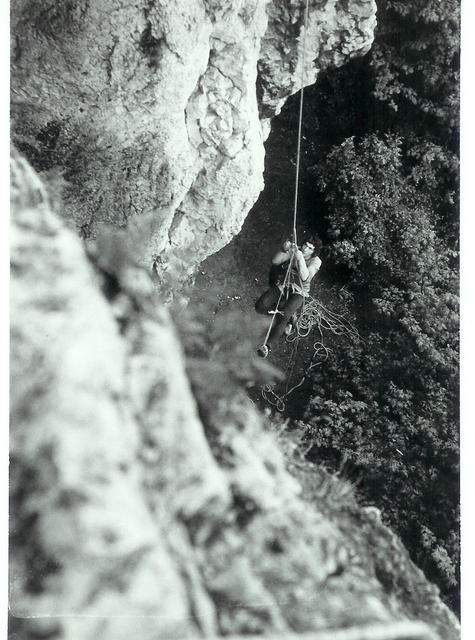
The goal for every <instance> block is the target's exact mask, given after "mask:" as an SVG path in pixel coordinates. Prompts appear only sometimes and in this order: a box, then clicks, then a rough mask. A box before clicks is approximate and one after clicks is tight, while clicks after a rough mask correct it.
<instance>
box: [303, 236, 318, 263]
mask: <svg viewBox="0 0 475 640" xmlns="http://www.w3.org/2000/svg"><path fill="white" fill-rule="evenodd" d="M321 248H322V243H321V241H320V239H319V238H316V239H315V240H306V241H305V242H304V243H303V245H302V248H301V251H302V254H303V257H304V258H305V259H306V260H308V259H309V258H311V257H312V256H314V255H317V254H318V253H319V252H320V251H321Z"/></svg>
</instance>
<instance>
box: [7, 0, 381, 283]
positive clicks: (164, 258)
mask: <svg viewBox="0 0 475 640" xmlns="http://www.w3.org/2000/svg"><path fill="white" fill-rule="evenodd" d="M375 10H376V5H375V2H374V0H345V1H343V0H309V2H308V19H307V30H306V38H305V51H304V46H303V45H304V42H303V41H304V28H303V25H304V17H305V0H273V1H272V2H269V1H268V0H239V1H236V0H232V1H231V0H220V1H214V0H186V2H178V1H176V0H175V1H172V2H170V0H138V2H134V3H130V2H124V1H117V0H91V1H89V0H87V1H86V0H79V1H77V2H70V1H67V2H62V3H58V2H56V1H55V0H45V1H43V2H41V3H38V2H35V1H34V0H18V1H17V2H15V3H13V5H12V54H11V60H12V69H13V71H12V116H13V136H14V141H15V143H16V145H17V146H18V147H19V148H20V149H21V150H22V151H23V152H24V153H25V154H26V156H27V157H28V158H29V159H30V161H31V162H32V163H33V165H34V166H35V168H36V169H38V170H40V171H42V173H43V176H44V178H45V179H46V180H48V179H49V180H50V181H51V182H52V184H53V187H52V188H57V189H59V188H61V189H62V193H63V196H64V206H63V208H62V209H61V214H62V215H64V216H65V217H66V218H67V219H69V220H72V221H73V223H74V225H75V226H76V228H78V229H80V230H81V233H82V234H83V235H85V236H90V235H92V236H94V235H95V233H96V231H97V229H98V227H100V226H101V224H103V223H105V222H112V223H114V224H115V225H116V226H124V225H125V224H127V221H129V220H130V219H134V218H139V219H140V221H141V222H140V224H141V225H142V226H143V227H145V228H146V229H147V231H146V236H147V243H146V246H145V247H143V248H141V249H140V253H141V258H142V261H143V263H144V264H145V265H146V266H147V267H151V266H152V262H153V261H154V260H156V258H157V257H159V258H160V261H159V263H157V262H155V264H159V265H161V267H160V268H162V269H163V268H164V266H166V265H169V264H172V265H173V262H174V261H178V263H179V269H180V271H181V272H186V271H187V270H191V269H192V268H193V267H194V266H196V264H198V263H199V262H200V261H201V260H203V259H204V258H205V257H207V256H208V255H210V254H211V253H213V252H215V251H217V250H218V249H220V248H221V247H222V246H224V245H225V244H226V243H227V242H229V240H230V239H231V238H232V237H233V236H234V235H235V234H236V233H237V232H238V231H239V229H240V228H241V225H242V222H243V220H244V218H245V216H246V215H247V213H248V211H249V209H250V208H251V206H252V205H253V203H254V202H255V200H256V198H257V196H258V194H259V192H260V191H261V189H262V187H263V183H262V171H263V163H264V147H263V141H264V139H265V137H266V136H267V134H268V131H269V126H270V124H269V123H270V120H269V119H270V118H271V117H272V115H274V113H275V112H276V111H278V110H279V109H280V107H281V105H282V104H283V102H284V101H285V99H286V97H288V96H289V95H290V94H292V93H294V92H296V91H297V90H298V89H299V88H300V87H301V86H302V83H303V84H304V85H306V84H309V83H312V82H314V81H315V78H316V75H317V73H318V71H319V70H320V69H321V68H324V67H326V66H328V65H330V64H342V63H344V62H345V61H346V60H348V59H349V58H350V57H352V56H355V55H362V54H364V53H365V52H367V51H368V49H369V47H370V45H371V43H372V40H373V30H374V26H375ZM256 81H257V95H256ZM259 114H260V115H259ZM53 178H54V179H53Z"/></svg>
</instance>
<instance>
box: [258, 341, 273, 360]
mask: <svg viewBox="0 0 475 640" xmlns="http://www.w3.org/2000/svg"><path fill="white" fill-rule="evenodd" d="M269 352H270V348H269V347H268V346H267V345H266V344H263V345H261V346H260V347H259V348H258V349H257V355H258V356H259V358H267V356H268V355H269Z"/></svg>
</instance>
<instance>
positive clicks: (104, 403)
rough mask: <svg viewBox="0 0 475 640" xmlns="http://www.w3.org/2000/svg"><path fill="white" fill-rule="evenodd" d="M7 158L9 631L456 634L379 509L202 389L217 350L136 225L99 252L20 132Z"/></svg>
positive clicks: (85, 639) (71, 637) (69, 638)
mask: <svg viewBox="0 0 475 640" xmlns="http://www.w3.org/2000/svg"><path fill="white" fill-rule="evenodd" d="M11 176H12V188H11V195H12V212H11V213H12V215H11V322H12V335H11V376H12V378H11V379H12V385H11V436H10V447H11V449H10V455H11V464H10V470H11V481H10V489H11V505H10V527H11V537H10V602H9V604H10V613H11V632H12V638H18V639H19V640H30V639H34V638H50V639H53V638H54V639H58V640H78V639H81V640H96V639H97V638H100V639H101V640H126V639H127V640H129V639H130V638H135V637H138V638H140V639H141V640H169V639H173V638H187V637H190V638H196V637H201V636H203V637H213V636H218V635H221V636H222V635H232V634H237V635H239V634H246V635H247V637H249V635H248V634H254V633H259V634H265V636H269V635H272V634H281V637H282V638H292V637H295V636H293V634H296V633H298V634H303V633H305V632H312V636H311V637H312V638H317V640H328V638H333V637H337V638H339V639H341V640H368V639H371V640H374V639H375V638H376V639H377V640H403V639H404V640H455V639H456V638H457V637H458V623H457V620H456V618H455V616H454V615H453V614H452V613H451V612H450V611H449V610H448V609H447V608H446V607H445V606H444V605H443V603H442V602H441V600H440V599H439V596H438V592H437V589H436V588H435V587H434V586H433V585H431V584H430V583H428V582H427V580H426V579H425V577H424V575H423V574H422V572H421V571H420V570H419V569H417V568H416V567H415V566H414V565H413V564H412V562H411V561H410V559H409V556H408V554H407V552H406V550H405V549H404V547H403V546H402V544H401V542H400V540H399V539H398V538H397V537H396V536H395V535H394V533H392V532H391V531H390V530H389V529H388V528H387V527H385V526H384V525H383V524H382V523H381V521H380V518H379V512H378V510H377V509H361V508H359V507H358V505H357V504H356V501H355V500H354V496H353V495H352V489H351V487H350V485H347V484H345V483H344V482H343V481H342V480H340V479H338V478H336V477H334V476H331V475H330V474H328V473H327V472H325V471H324V470H322V469H320V470H319V469H318V468H317V467H315V466H314V465H311V468H310V467H309V463H306V462H305V461H304V459H303V458H302V457H299V456H298V455H296V451H295V450H294V449H293V446H292V445H291V441H290V440H284V439H281V440H279V436H278V433H277V431H276V430H275V429H272V428H270V426H269V425H268V424H266V422H265V420H264V418H263V417H262V416H261V415H260V414H259V413H258V412H257V411H256V409H255V407H254V406H253V405H252V404H251V403H250V401H249V399H248V398H247V396H246V395H245V394H244V392H243V391H242V390H239V388H237V387H236V389H235V390H233V392H232V395H233V398H232V399H231V400H229V398H228V399H225V400H223V399H222V398H220V396H219V394H220V392H221V388H220V385H219V384H218V385H216V388H213V389H208V391H209V395H205V396H204V398H205V399H203V396H202V395H200V394H198V392H197V389H196V386H195V387H194V386H193V385H192V384H190V378H189V376H190V367H191V365H193V367H194V371H195V373H194V378H193V380H194V382H195V385H196V380H198V381H200V382H201V384H202V385H206V380H207V379H208V380H209V375H210V372H211V371H212V368H211V369H210V366H211V367H212V366H213V362H212V359H210V358H205V359H203V360H202V361H200V360H198V361H197V360H196V359H195V360H193V361H192V362H189V361H188V360H185V356H184V353H183V350H182V347H181V343H180V340H179V338H178V334H177V332H176V331H175V328H174V325H173V323H172V320H171V317H170V315H169V313H168V311H167V310H166V309H165V308H164V307H163V306H161V305H160V303H159V301H157V299H156V294H155V291H154V287H153V284H152V281H151V278H150V276H149V274H148V273H147V272H146V270H144V269H143V268H142V267H140V266H139V265H138V264H137V261H136V259H135V257H134V256H133V253H127V251H126V250H125V249H122V248H121V246H122V243H123V242H124V241H125V239H126V238H127V237H128V236H127V235H126V234H122V235H120V234H119V233H117V235H116V236H111V235H110V234H109V236H108V237H109V242H110V244H109V246H108V248H107V249H106V247H105V245H103V246H102V251H101V252H99V253H98V254H94V253H90V252H89V253H88V254H86V252H85V249H84V245H83V243H82V242H81V241H80V239H79V238H78V237H77V235H76V234H75V233H74V232H73V231H71V230H70V229H68V228H67V227H66V225H65V224H64V221H62V220H61V219H60V218H59V217H58V216H57V215H56V214H55V213H54V212H53V211H52V210H51V203H50V201H49V198H48V196H47V194H46V189H45V187H44V185H43V184H42V182H41V180H40V178H39V177H38V175H37V174H35V172H34V171H33V170H32V168H31V167H30V166H29V165H28V163H27V162H26V160H25V159H24V158H22V157H21V156H20V155H19V154H17V153H16V152H14V154H13V158H12V171H11ZM123 246H124V247H125V246H126V245H123ZM106 254H107V255H108V259H107V261H104V260H105V256H106ZM216 375H217V374H216V372H215V376H216ZM224 384H225V383H224V380H223V379H221V386H223V385H224ZM213 397H214V400H213ZM206 398H209V400H206ZM325 630H326V631H325ZM317 631H322V634H323V635H320V636H317V635H314V634H315V632H317ZM323 631H325V633H323ZM338 631H341V634H340V635H338V636H334V635H333V634H334V633H336V632H338ZM327 632H328V633H327ZM376 634H377V635H376ZM265 636H264V637H265Z"/></svg>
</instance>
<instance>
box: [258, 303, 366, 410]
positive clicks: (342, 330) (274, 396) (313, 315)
mask: <svg viewBox="0 0 475 640" xmlns="http://www.w3.org/2000/svg"><path fill="white" fill-rule="evenodd" d="M315 328H316V329H317V331H318V336H319V339H318V340H316V341H315V342H314V343H313V355H312V358H311V361H310V365H309V366H308V367H307V368H306V369H305V372H304V374H303V376H302V377H301V378H300V380H299V382H297V383H296V384H294V385H293V386H292V387H291V388H289V386H290V380H291V379H292V375H293V370H294V366H295V362H296V356H297V348H298V341H299V339H300V338H305V337H307V336H308V335H309V334H310V332H311V331H312V330H314V329H315ZM324 331H331V333H333V334H334V335H336V336H341V335H347V336H348V337H350V338H353V339H360V335H359V333H358V330H357V329H356V328H355V327H354V326H353V325H352V324H351V323H350V322H349V320H348V319H347V318H346V317H345V316H344V315H343V314H339V313H334V312H333V311H330V310H329V309H327V308H326V307H325V306H324V305H323V304H322V303H321V302H319V301H318V300H315V298H312V297H311V296H309V297H308V298H306V299H305V303H304V306H303V310H302V312H301V314H300V316H299V318H298V319H297V321H296V323H295V325H294V330H293V332H292V333H291V334H290V335H288V336H287V338H286V340H287V342H290V343H292V342H293V343H294V344H295V347H294V349H293V352H292V355H291V366H290V367H289V368H288V375H287V376H286V377H287V383H286V388H285V390H284V393H281V394H279V393H277V392H276V385H272V384H265V385H264V386H263V387H261V394H262V397H263V398H264V400H266V401H267V402H268V403H269V404H270V405H272V406H274V407H275V408H276V409H277V411H279V412H281V413H282V412H283V411H285V407H286V399H287V398H288V397H289V395H290V394H291V393H293V392H294V391H295V390H296V389H298V388H299V387H301V386H302V385H303V383H304V382H305V380H306V378H307V377H308V375H309V373H310V371H311V370H312V369H313V368H315V367H317V366H319V365H321V364H323V362H325V360H327V359H328V357H329V355H330V354H331V352H332V350H331V349H330V348H329V347H327V346H326V345H325V343H324V338H323V332H324ZM289 369H290V371H289Z"/></svg>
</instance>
